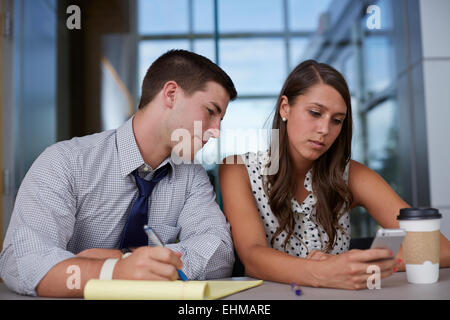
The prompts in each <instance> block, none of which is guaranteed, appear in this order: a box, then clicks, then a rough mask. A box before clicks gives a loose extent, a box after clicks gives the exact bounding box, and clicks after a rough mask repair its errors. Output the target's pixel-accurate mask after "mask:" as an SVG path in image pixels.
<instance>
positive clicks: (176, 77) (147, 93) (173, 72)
mask: <svg viewBox="0 0 450 320" xmlns="http://www.w3.org/2000/svg"><path fill="white" fill-rule="evenodd" d="M168 81H175V82H176V83H177V84H178V85H179V86H180V87H181V88H182V89H183V90H184V91H185V93H186V94H188V95H192V94H193V93H194V92H196V91H199V90H203V89H205V86H206V83H207V82H209V81H214V82H216V83H218V84H220V85H221V86H222V87H223V88H224V89H225V90H226V91H227V92H228V95H229V96H230V101H232V100H234V99H235V98H236V96H237V92H236V88H235V87H234V84H233V81H232V80H231V78H230V77H229V76H228V75H227V74H226V73H225V71H223V70H222V69H221V68H220V67H219V66H218V65H216V64H215V63H213V62H212V61H211V60H209V59H208V58H205V57H203V56H201V55H199V54H196V53H193V52H190V51H186V50H170V51H168V52H166V53H165V54H163V55H162V56H160V57H159V58H158V59H156V60H155V62H153V64H152V65H151V66H150V68H148V70H147V73H146V74H145V77H144V81H143V82H142V95H141V100H140V102H139V109H142V108H143V107H145V106H146V105H147V104H148V103H149V102H151V101H152V100H153V99H154V98H155V96H156V95H157V94H158V92H160V91H161V90H162V88H163V87H164V84H165V83H167V82H168Z"/></svg>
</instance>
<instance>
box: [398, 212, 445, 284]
mask: <svg viewBox="0 0 450 320" xmlns="http://www.w3.org/2000/svg"><path fill="white" fill-rule="evenodd" d="M441 218H442V215H441V214H440V213H439V210H437V209H434V208H404V209H400V214H399V215H398V216H397V220H398V221H399V223H400V228H401V229H403V230H405V231H406V237H405V239H404V240H403V243H402V247H403V258H404V261H405V265H406V277H407V279H408V282H409V283H434V282H436V281H438V279H439V257H440V221H441V220H440V219H441Z"/></svg>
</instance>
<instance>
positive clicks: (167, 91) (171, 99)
mask: <svg viewBox="0 0 450 320" xmlns="http://www.w3.org/2000/svg"><path fill="white" fill-rule="evenodd" d="M179 88H180V87H179V86H178V84H177V83H176V82H175V81H167V82H166V84H165V85H164V87H163V89H162V93H163V101H164V105H165V106H166V107H169V108H173V106H174V104H175V100H176V99H175V98H176V92H177V90H178V89H179Z"/></svg>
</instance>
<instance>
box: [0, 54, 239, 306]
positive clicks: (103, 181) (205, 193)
mask: <svg viewBox="0 0 450 320" xmlns="http://www.w3.org/2000/svg"><path fill="white" fill-rule="evenodd" d="M235 97H236V90H235V88H234V85H233V82H232V81H231V79H230V78H229V77H228V75H227V74H226V73H225V72H224V71H223V70H222V69H220V68H219V67H218V66H217V65H215V64H214V63H212V62H211V61H210V60H208V59H206V58H205V57H202V56H199V55H197V54H194V53H191V52H188V51H184V50H172V51H169V52H167V53H165V54H164V55H162V56H161V57H159V58H158V59H157V60H156V61H155V62H154V63H153V64H152V65H151V67H150V68H149V69H148V71H147V74H146V76H145V78H144V81H143V84H142V96H141V101H140V104H139V109H138V111H137V112H136V114H135V115H134V116H133V117H132V118H131V119H129V120H128V121H127V122H126V123H125V124H124V125H122V126H121V127H120V128H118V129H117V130H109V131H105V132H102V133H98V134H94V135H90V136H85V137H81V138H73V139H72V140H69V141H62V142H59V143H56V144H54V145H52V146H50V147H49V148H47V149H46V150H45V151H44V152H43V153H42V154H41V155H40V156H39V157H38V159H37V160H36V161H35V162H34V163H33V165H32V167H31V168H30V170H29V171H28V173H27V174H26V176H25V178H24V180H23V182H22V185H21V187H20V189H19V192H18V195H17V199H16V203H15V207H14V211H13V215H12V218H11V222H10V225H9V228H8V231H7V234H6V238H5V241H4V248H3V251H2V252H1V254H0V276H1V278H2V279H3V280H4V282H5V283H6V285H7V286H8V287H9V288H10V289H12V290H14V291H16V292H18V293H21V294H28V295H40V296H56V297H80V296H82V295H83V289H84V286H85V284H86V282H87V281H88V280H89V279H93V278H99V277H100V278H103V279H105V278H106V279H142V280H175V279H177V278H178V273H177V269H182V271H183V272H184V273H185V274H186V275H187V277H188V278H189V279H210V278H220V277H227V276H230V274H231V270H232V265H233V262H234V255H233V245H232V240H231V235H230V230H229V225H228V224H227V222H226V220H225V218H224V216H223V214H222V212H221V211H220V209H219V207H218V206H217V204H216V203H215V200H214V199H215V195H214V192H213V189H212V186H211V184H210V182H209V179H208V176H207V174H206V172H205V170H204V169H203V168H202V167H201V166H200V165H198V164H176V163H175V162H177V161H174V160H175V159H176V158H173V157H171V152H172V149H173V148H174V147H175V146H176V145H177V143H178V142H179V141H177V140H176V139H175V140H174V139H172V137H173V136H176V135H173V133H174V132H176V131H177V130H182V131H183V132H189V133H190V142H191V143H190V146H194V147H193V148H191V150H186V148H184V149H183V151H182V152H181V153H183V154H184V155H190V159H191V160H192V159H193V157H194V155H195V152H196V151H198V150H197V149H198V147H197V148H196V147H195V146H199V147H201V146H202V144H204V143H205V142H206V141H205V140H207V138H208V134H205V132H208V133H209V132H212V135H216V136H217V132H218V130H219V129H220V121H221V119H222V118H223V116H224V114H225V111H226V108H227V105H228V102H229V101H230V100H233V99H235ZM194 122H197V123H199V122H200V123H201V127H202V131H201V134H200V133H199V132H198V130H194ZM200 135H201V137H200ZM198 139H201V141H198ZM186 142H187V141H183V143H186ZM188 145H189V144H188ZM190 151H191V152H190ZM181 153H180V155H181ZM177 163H179V162H177ZM149 184H152V187H151V188H150V191H149V192H150V193H146V192H147V191H145V190H146V188H148V185H149ZM142 219H144V220H142ZM136 221H140V223H136ZM144 224H148V225H149V226H150V227H151V228H152V229H153V230H154V231H155V232H156V233H157V234H159V236H160V237H161V240H162V242H163V243H164V244H165V247H149V246H148V244H149V242H148V240H147V238H144V239H145V240H143V238H142V237H145V234H144V233H143V230H142V227H143V225H144ZM125 252H131V254H130V253H127V254H124V253H125ZM77 276H79V279H78V281H77V278H76V277H77Z"/></svg>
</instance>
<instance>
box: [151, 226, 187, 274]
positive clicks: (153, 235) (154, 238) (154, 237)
mask: <svg viewBox="0 0 450 320" xmlns="http://www.w3.org/2000/svg"><path fill="white" fill-rule="evenodd" d="M144 231H145V234H146V235H147V237H148V238H149V239H150V241H151V242H153V244H154V245H156V246H159V247H164V243H163V242H162V241H161V239H160V238H159V236H158V235H157V234H156V232H155V231H153V230H152V228H150V227H149V226H148V225H144ZM177 272H178V276H179V277H180V279H181V280H183V281H187V280H188V278H187V277H186V275H185V274H184V272H183V271H181V270H180V269H177Z"/></svg>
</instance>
